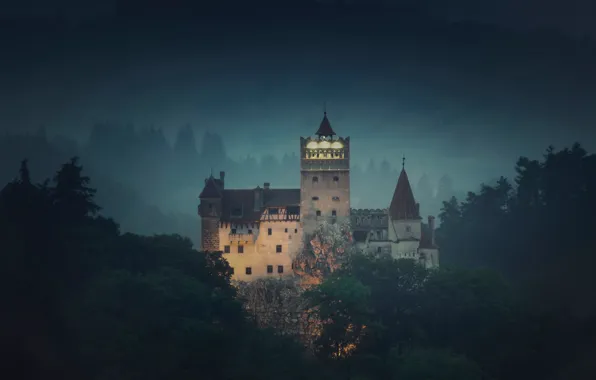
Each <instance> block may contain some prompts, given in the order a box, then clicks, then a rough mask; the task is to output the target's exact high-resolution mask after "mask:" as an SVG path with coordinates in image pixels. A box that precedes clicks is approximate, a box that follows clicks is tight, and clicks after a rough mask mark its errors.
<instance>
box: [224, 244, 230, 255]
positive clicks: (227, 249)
mask: <svg viewBox="0 0 596 380" xmlns="http://www.w3.org/2000/svg"><path fill="white" fill-rule="evenodd" d="M224 253H230V246H229V245H224Z"/></svg>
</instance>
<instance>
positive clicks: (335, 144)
mask: <svg viewBox="0 0 596 380" xmlns="http://www.w3.org/2000/svg"><path fill="white" fill-rule="evenodd" d="M343 147H344V145H343V144H342V143H340V142H339V141H336V142H334V143H333V144H331V148H332V149H341V148H343Z"/></svg>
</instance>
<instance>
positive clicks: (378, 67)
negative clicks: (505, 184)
mask: <svg viewBox="0 0 596 380" xmlns="http://www.w3.org/2000/svg"><path fill="white" fill-rule="evenodd" d="M50 3H51V4H50ZM189 3H191V2H189V1H185V0H177V1H174V0H170V1H157V0H153V1H143V2H140V1H138V2H132V1H128V2H118V1H115V0H111V1H101V2H100V1H74V0H61V1H53V2H50V1H43V0H29V1H22V0H21V1H3V3H2V4H3V5H2V8H0V9H1V12H2V16H3V17H2V20H3V21H2V22H1V23H0V38H1V39H0V47H1V48H2V57H3V58H2V60H1V62H0V69H1V70H0V129H1V130H2V131H17V130H18V131H33V130H35V129H37V128H39V127H40V126H42V125H43V126H45V127H46V128H47V130H48V132H49V133H50V134H66V135H68V136H72V137H74V138H76V139H78V140H79V141H80V142H84V141H85V139H86V138H87V136H88V133H89V129H90V128H91V126H92V125H93V124H94V123H97V122H104V121H113V122H122V123H134V124H135V125H137V126H148V125H154V126H156V127H161V128H164V129H165V131H166V133H167V135H168V137H170V138H173V136H174V134H175V131H176V129H177V128H179V127H180V126H182V125H185V124H187V123H190V124H191V125H192V126H193V128H194V129H195V131H196V132H197V136H198V138H199V141H198V142H199V143H200V136H202V132H204V131H205V130H211V131H217V132H218V133H220V134H222V135H223V136H224V141H225V144H226V148H227V151H228V154H229V156H230V157H231V158H233V159H234V158H240V157H242V156H245V155H246V154H248V153H256V154H257V155H258V154H259V152H265V151H267V152H273V153H275V154H277V155H280V156H281V155H282V154H283V153H285V152H297V151H298V147H299V146H298V142H299V139H298V137H299V136H306V135H310V134H312V133H314V132H315V130H316V128H317V126H318V123H319V122H320V120H321V118H322V113H323V104H324V103H325V102H326V104H327V111H328V114H329V118H330V120H331V123H332V125H333V127H334V129H335V131H336V132H337V133H338V134H340V135H343V136H345V135H349V136H351V138H352V139H353V143H352V149H353V158H354V160H355V161H356V162H358V163H362V164H365V163H366V162H367V161H368V159H369V158H374V159H377V160H381V159H383V158H387V159H388V160H389V161H390V162H391V163H392V164H394V165H395V166H398V165H399V164H400V163H401V157H402V155H403V154H405V155H406V156H407V158H408V161H407V162H408V168H410V170H411V171H412V172H413V173H414V174H413V175H412V176H413V177H415V178H416V177H419V176H420V175H421V174H423V173H428V174H429V175H431V176H435V177H436V176H439V175H442V174H444V173H446V172H447V173H449V174H450V175H452V176H453V177H454V178H455V179H456V181H457V183H458V187H461V188H466V187H471V186H475V185H477V184H478V183H479V182H480V181H484V180H490V179H492V178H494V177H497V176H499V175H502V174H503V175H512V173H513V164H514V162H515V159H516V157H518V156H519V155H529V156H533V157H537V156H539V155H540V154H541V153H542V152H543V151H544V150H545V148H546V147H547V146H548V145H549V144H553V145H555V146H556V147H563V146H568V145H570V144H571V143H572V142H574V141H580V142H581V143H582V145H584V146H585V147H586V148H587V149H588V150H591V151H593V149H594V147H595V145H596V127H595V126H596V107H594V105H595V104H596V53H595V52H596V42H594V40H593V38H594V37H596V23H593V22H590V20H594V19H596V5H594V4H595V3H594V2H593V1H589V0H584V1H580V0H568V1H555V0H519V1H513V0H506V1H489V2H486V1H485V2H479V1H470V0H457V1H449V2H445V1H438V0H427V1H416V2H413V1H412V2H408V1H386V2H384V3H390V6H385V7H384V8H382V7H381V6H375V5H374V4H380V3H383V2H382V1H367V2H365V3H366V4H368V5H367V6H366V7H363V6H359V5H358V4H357V3H362V2H358V1H344V2H343V3H344V4H343V5H339V6H338V5H334V3H341V2H331V1H314V0H313V1H308V0H305V1H298V0H294V1H276V2H272V1H261V2H251V1H244V2H238V1H228V2H223V1H221V2H213V4H207V3H204V2H196V3H197V4H195V5H193V6H192V7H189ZM352 3H355V4H356V5H353V4H352ZM480 3H482V5H479V4H480ZM139 4H145V6H140V5H139ZM147 4H148V5H147ZM218 4H219V5H218ZM241 4H244V5H241ZM321 4H323V5H321ZM325 4H326V5H325ZM330 4H331V5H330ZM412 4H418V6H417V8H413V7H412ZM446 4H449V6H447V5H446ZM296 182H298V177H297V176H296ZM252 185H253V184H247V186H252Z"/></svg>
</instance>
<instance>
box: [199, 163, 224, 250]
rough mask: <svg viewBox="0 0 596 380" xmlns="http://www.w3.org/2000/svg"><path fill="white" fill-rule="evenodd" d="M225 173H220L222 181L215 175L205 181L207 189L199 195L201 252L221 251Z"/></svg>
mask: <svg viewBox="0 0 596 380" xmlns="http://www.w3.org/2000/svg"><path fill="white" fill-rule="evenodd" d="M224 176H225V173H224V172H221V173H220V179H219V180H218V179H215V178H214V177H213V175H211V176H209V178H207V179H206V180H205V187H204V188H203V191H201V194H200V195H199V199H200V201H201V202H200V204H199V209H198V213H199V216H200V217H201V230H202V234H201V250H202V251H205V252H207V251H209V252H214V251H219V250H220V247H219V222H220V218H221V206H222V197H223V189H224V183H223V180H224Z"/></svg>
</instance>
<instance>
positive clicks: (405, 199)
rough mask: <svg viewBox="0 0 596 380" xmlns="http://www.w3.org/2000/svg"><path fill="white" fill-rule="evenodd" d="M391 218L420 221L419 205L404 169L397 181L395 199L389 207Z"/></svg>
mask: <svg viewBox="0 0 596 380" xmlns="http://www.w3.org/2000/svg"><path fill="white" fill-rule="evenodd" d="M389 216H390V217H391V219H393V220H400V219H402V220H403V219H420V214H419V211H418V205H417V204H416V200H415V199H414V193H413V192H412V187H411V186H410V181H409V180H408V175H407V174H406V171H405V169H402V171H401V173H400V175H399V178H398V180H397V185H396V186H395V192H394V193H393V199H392V200H391V205H390V206H389Z"/></svg>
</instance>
